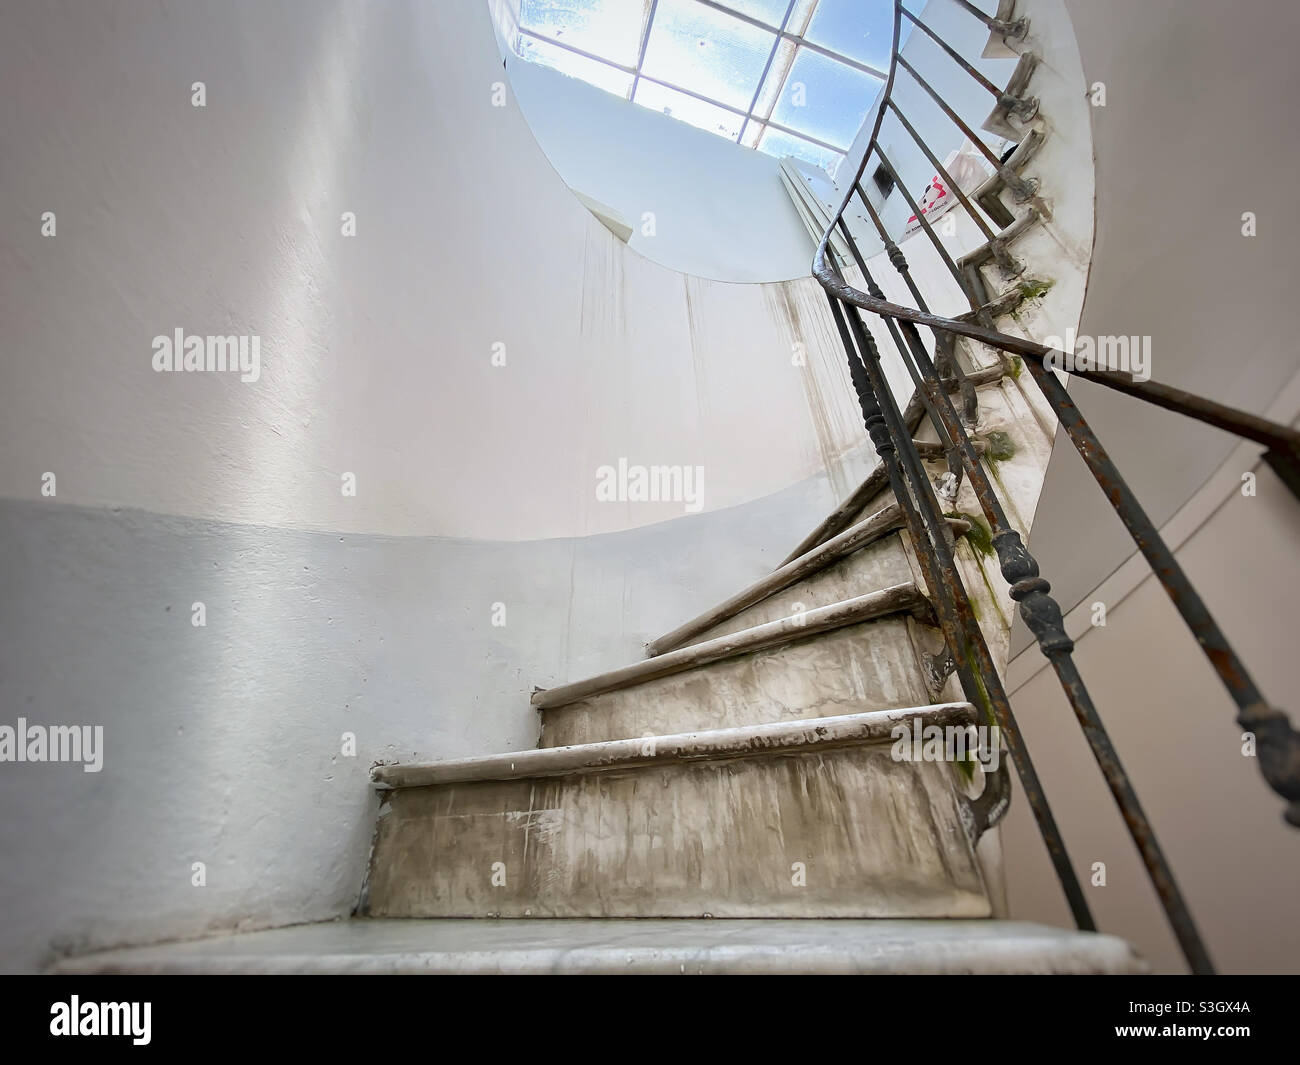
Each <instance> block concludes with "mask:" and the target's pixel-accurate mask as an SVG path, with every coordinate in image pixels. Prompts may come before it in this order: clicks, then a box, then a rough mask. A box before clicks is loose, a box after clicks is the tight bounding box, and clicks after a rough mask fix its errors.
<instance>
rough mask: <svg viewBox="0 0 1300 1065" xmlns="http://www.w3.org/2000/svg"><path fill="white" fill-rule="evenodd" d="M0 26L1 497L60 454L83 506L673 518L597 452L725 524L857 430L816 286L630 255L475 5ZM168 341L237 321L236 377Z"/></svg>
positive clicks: (529, 518) (489, 523) (447, 522)
mask: <svg viewBox="0 0 1300 1065" xmlns="http://www.w3.org/2000/svg"><path fill="white" fill-rule="evenodd" d="M5 20H6V26H5V29H6V32H5V33H4V34H3V35H0V71H3V77H4V79H5V82H4V87H5V90H6V92H5V97H4V98H5V104H4V108H3V111H0V123H2V125H0V136H2V137H3V140H4V142H5V143H6V144H8V145H12V146H13V147H12V149H11V150H9V151H6V152H4V153H3V157H2V158H0V185H2V187H3V188H4V189H5V195H6V207H5V210H4V211H3V212H2V213H0V248H2V249H3V250H2V251H0V301H3V305H2V307H0V309H2V310H3V314H4V320H5V323H6V328H5V333H4V337H3V339H2V340H0V344H3V363H2V367H3V369H2V373H3V380H2V381H0V385H2V387H3V394H4V396H5V397H6V399H7V400H8V401H9V402H11V403H13V404H14V408H13V409H12V410H7V411H6V415H7V416H6V417H4V418H2V419H0V450H2V451H3V453H4V454H5V455H6V456H7V461H6V463H5V464H4V468H3V470H0V496H4V497H17V498H29V499H34V498H40V494H39V493H40V488H41V477H42V474H44V473H46V472H53V473H55V474H56V475H57V479H58V493H59V494H58V499H59V500H60V501H64V502H70V503H77V504H81V505H90V506H134V507H139V508H142V509H146V510H151V511H156V512H160V513H170V514H176V515H180V516H188V517H198V518H211V519H217V520H227V521H236V522H252V523H264V524H269V525H275V526H280V527H294V528H303V529H318V530H340V531H346V532H368V533H378V534H393V535H446V536H466V537H477V538H485V539H501V540H510V539H519V540H524V539H538V538H547V537H554V536H578V535H586V534H589V533H597V532H610V531H617V530H619V529H625V528H629V527H633V526H637V525H642V524H649V523H653V522H656V521H662V520H667V519H668V518H671V517H674V516H680V515H681V514H682V513H683V508H682V506H681V504H680V502H678V503H675V504H662V505H656V504H641V505H635V506H632V507H628V506H624V505H618V504H608V503H603V504H598V503H597V502H596V500H595V485H596V473H597V470H598V469H599V468H600V467H601V466H604V465H607V464H615V463H617V461H618V459H619V458H626V459H627V461H628V462H629V463H630V464H634V465H647V466H648V465H660V464H663V465H683V466H685V465H690V466H697V465H701V466H704V467H705V498H704V508H705V509H716V508H725V507H728V506H734V505H738V504H741V503H744V502H748V501H752V500H756V499H761V498H763V497H765V496H767V495H770V494H772V493H774V492H778V491H780V490H781V489H783V488H785V487H786V486H788V485H790V484H792V483H795V482H797V481H800V480H803V479H806V478H808V477H811V476H816V475H818V474H819V473H821V472H823V471H825V470H826V469H828V465H833V464H834V463H835V462H837V461H838V460H839V458H840V457H841V456H843V455H844V454H845V453H846V452H850V451H853V450H854V449H856V448H858V447H859V446H860V444H861V442H862V439H863V434H862V432H861V428H860V424H859V422H858V420H856V419H852V418H850V417H849V413H851V406H850V404H849V401H848V400H847V399H845V400H844V412H840V411H839V410H836V409H832V410H831V411H830V412H829V413H828V412H827V411H826V410H825V409H823V408H817V409H812V408H811V407H810V405H809V401H808V398H807V396H808V392H807V389H808V388H809V387H816V388H820V389H822V391H823V392H824V393H825V394H827V395H831V394H835V393H837V392H838V391H839V390H840V389H841V384H840V382H844V385H845V387H844V389H843V390H844V392H845V394H846V395H847V394H848V390H847V387H846V384H847V381H846V378H847V375H846V374H845V373H844V372H843V370H842V369H841V368H840V367H841V363H842V359H843V357H842V354H841V353H840V352H839V351H838V350H837V349H838V343H837V340H836V338H835V336H834V329H833V326H832V325H831V323H830V321H829V316H828V315H827V313H826V311H825V301H824V299H823V297H822V295H821V292H820V289H819V288H818V287H817V286H816V284H815V283H814V282H813V281H812V280H811V278H805V279H804V280H802V281H795V282H791V283H789V284H773V285H735V284H724V283H719V282H713V281H708V280H705V279H702V278H696V277H692V276H690V275H683V274H681V273H679V272H677V271H675V270H671V269H668V268H666V267H664V266H661V265H659V264H657V263H653V262H651V261H649V260H648V259H646V258H645V257H644V256H642V255H641V254H639V253H638V252H636V251H635V250H632V249H629V248H628V247H626V246H625V245H623V244H621V243H620V242H619V241H618V240H617V239H616V238H615V237H614V236H613V235H612V234H610V233H609V232H608V231H607V230H606V229H605V228H604V227H603V226H602V225H601V224H600V223H599V222H597V221H596V220H595V219H594V218H593V216H592V215H591V214H590V213H589V212H588V211H587V210H586V209H585V208H584V207H582V206H581V205H580V204H579V202H578V200H577V199H576V197H575V196H574V195H573V193H572V192H571V191H570V190H569V189H568V188H567V187H566V186H565V185H564V182H563V181H562V180H561V179H560V177H559V176H558V175H557V174H556V173H555V171H554V169H553V168H552V167H551V165H550V164H549V163H548V162H547V160H546V158H545V156H544V155H543V154H542V152H541V150H540V149H539V148H538V146H537V144H536V141H535V140H534V138H533V135H532V133H531V132H530V130H529V128H528V125H527V123H526V122H525V120H524V117H523V115H522V114H521V112H520V109H519V107H518V104H517V101H516V100H515V98H514V96H513V95H512V93H511V92H510V91H509V89H508V85H507V84H506V80H507V79H506V76H505V73H504V71H503V69H502V66H501V62H502V61H501V57H500V54H499V52H498V50H497V45H496V42H495V38H494V33H493V28H492V22H491V18H490V16H489V11H488V7H487V5H486V4H483V3H481V2H480V0H454V2H448V3H438V4H429V3H424V2H417V0H396V2H391V3H383V4H375V3H364V2H361V0H325V2H317V0H311V2H309V0H270V2H267V0H256V2H254V0H234V2H231V3H225V4H221V5H213V4H205V3H199V2H197V0H167V2H165V3H162V4H158V5H141V4H137V3H133V2H130V0H111V2H108V3H103V4H95V5H91V6H89V7H74V6H57V5H49V4H44V3H36V2H34V0H32V2H24V3H20V4H17V5H11V6H10V7H9V8H8V9H6V15H5ZM199 81H202V82H204V83H205V88H206V106H205V107H201V108H198V107H194V106H192V96H193V90H192V86H193V84H194V83H195V82H199ZM498 83H500V84H501V85H502V86H504V87H505V93H504V96H505V99H504V102H505V106H502V107H495V106H493V98H494V94H495V92H496V90H495V89H494V85H496V84H498ZM45 212H53V213H54V215H55V220H56V224H57V231H56V235H54V236H44V235H42V216H43V214H44V213H45ZM345 212H353V213H354V214H355V226H356V229H355V234H356V235H355V236H347V235H344V228H345V226H346V225H347V222H346V221H345V220H344V219H343V215H344V214H345ZM178 328H179V329H183V330H185V331H186V332H187V333H189V334H198V335H209V334H211V335H249V336H258V337H259V338H260V343H261V349H260V350H261V361H260V374H259V377H258V379H257V380H256V381H255V382H250V383H241V382H239V381H238V380H237V379H236V378H234V377H233V376H232V375H229V374H227V375H224V376H214V375H211V374H206V373H156V372H154V370H153V369H152V366H151V360H152V359H153V356H154V349H153V346H152V345H153V340H154V338H155V337H157V336H160V335H162V336H171V335H172V334H173V331H174V330H176V329H178ZM795 342H800V343H802V344H804V345H805V347H806V348H807V361H808V365H809V366H810V367H811V369H809V370H807V371H805V368H804V367H803V366H800V365H795V364H794V362H793V359H792V350H793V344H794V343H795ZM494 355H496V356H498V357H501V356H504V359H505V365H494V363H493V358H494ZM809 375H811V376H812V377H813V378H814V379H815V380H814V382H813V384H812V386H810V385H809V384H808V382H807V381H806V380H805V378H806V377H808V376H809ZM344 473H353V474H355V476H356V484H357V492H356V496H355V497H345V496H343V495H342V492H341V480H342V475H343V474H344Z"/></svg>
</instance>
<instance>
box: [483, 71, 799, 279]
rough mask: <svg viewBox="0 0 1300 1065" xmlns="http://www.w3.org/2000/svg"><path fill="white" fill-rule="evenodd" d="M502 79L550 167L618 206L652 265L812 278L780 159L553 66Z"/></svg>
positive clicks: (712, 274) (727, 274) (706, 273)
mask: <svg viewBox="0 0 1300 1065" xmlns="http://www.w3.org/2000/svg"><path fill="white" fill-rule="evenodd" d="M507 69H508V71H509V74H510V84H511V87H512V88H513V89H514V92H515V95H516V97H517V98H518V100H519V106H520V109H521V110H522V111H523V115H524V118H525V119H527V121H528V125H529V128H530V129H531V130H532V132H533V136H535V137H536V138H537V143H538V145H539V146H540V147H541V149H542V151H543V152H545V154H546V158H547V159H548V160H549V161H550V163H551V165H552V166H554V167H555V169H556V171H558V173H559V174H560V176H561V177H562V178H563V179H564V181H565V183H566V184H568V185H569V187H570V188H573V189H575V190H577V191H579V192H582V193H584V194H585V195H587V196H590V197H591V198H592V199H594V200H596V201H597V202H598V203H602V204H606V205H608V206H609V207H612V208H613V209H614V210H615V211H616V212H617V213H618V215H619V216H620V217H621V218H622V219H623V220H624V221H625V222H626V223H627V224H628V225H630V226H631V227H632V236H631V237H630V238H629V240H628V244H629V245H630V246H631V247H632V248H633V249H634V250H636V251H638V252H640V253H641V254H642V255H644V256H645V257H646V258H647V259H651V260H653V261H654V262H657V263H660V264H662V265H664V266H668V267H671V268H672V269H674V270H681V271H683V272H685V273H688V274H694V275H696V276H698V277H704V278H713V279H716V280H719V281H737V282H759V281H784V280H789V279H792V278H801V277H806V276H807V275H808V264H809V263H811V262H812V257H813V252H814V250H815V244H814V243H813V240H812V237H811V236H810V235H809V233H808V230H807V229H806V228H805V227H804V224H803V222H802V221H800V219H799V215H798V212H797V211H796V210H795V207H794V204H793V202H792V201H791V199H790V195H789V193H788V192H786V190H785V186H784V185H783V184H782V183H781V172H780V167H781V164H780V161H779V160H777V159H775V158H773V157H772V156H770V155H765V154H763V153H762V152H757V151H754V150H753V149H752V148H742V147H740V146H739V145H737V144H733V143H732V142H731V141H728V140H724V139H723V138H722V137H718V136H715V135H714V134H712V133H707V132H705V131H704V130H699V129H696V128H695V127H694V126H690V125H687V124H686V123H685V122H680V121H678V120H676V119H672V118H669V117H668V116H667V115H664V114H661V113H659V112H655V111H650V110H648V109H647V108H644V107H641V106H640V105H639V104H634V103H632V102H631V101H629V100H623V99H620V98H619V97H617V96H614V95H613V94H612V93H607V92H605V91H603V90H602V89H598V88H596V87H595V86H594V85H588V84H587V83H586V82H584V81H579V80H578V79H577V78H569V77H565V76H564V75H563V74H560V73H559V72H558V71H554V70H551V69H549V68H548V67H543V66H539V65H538V64H536V63H528V62H524V61H523V60H521V59H518V58H515V57H511V58H510V59H509V60H508V66H507ZM647 213H649V214H652V215H653V216H654V218H653V221H654V232H653V235H648V234H647V232H646V229H645V222H644V216H645V215H646V214H647Z"/></svg>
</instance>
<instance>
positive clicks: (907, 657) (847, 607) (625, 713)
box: [532, 583, 933, 747]
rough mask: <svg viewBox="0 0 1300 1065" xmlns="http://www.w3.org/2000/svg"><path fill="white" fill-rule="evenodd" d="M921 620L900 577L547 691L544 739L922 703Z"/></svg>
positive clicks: (540, 699)
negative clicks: (866, 590)
mask: <svg viewBox="0 0 1300 1065" xmlns="http://www.w3.org/2000/svg"><path fill="white" fill-rule="evenodd" d="M913 626H916V627H918V628H919V629H921V630H923V631H924V632H925V633H930V632H932V631H933V630H932V627H931V626H932V608H931V606H930V603H929V601H928V600H927V599H926V598H925V597H924V595H922V594H921V592H920V590H919V589H917V587H916V586H915V585H914V584H912V583H906V584H899V585H895V586H892V587H889V588H885V589H883V590H881V591H879V592H873V593H871V594H869V595H864V596H858V597H856V598H854V599H849V600H845V601H842V602H836V603H832V604H830V605H828V606H824V607H817V608H815V609H811V610H808V611H806V612H803V613H800V614H795V615H790V616H787V617H782V618H779V619H777V620H774V621H768V622H765V623H764V624H760V625H755V626H753V627H752V628H746V629H743V630H742V631H739V632H734V633H728V634H727V635H723V636H719V637H717V638H715V639H711V640H706V641H703V642H700V643H694V644H691V645H689V646H687V647H683V648H680V649H678V650H676V651H669V652H666V653H665V654H662V655H659V656H657V657H655V658H649V659H644V660H642V661H639V662H636V663H633V664H632V665H630V666H625V667H623V668H621V669H617V670H613V671H612V672H610V673H604V674H600V675H598V676H596V677H590V678H587V679H586V680H582V681H577V682H575V683H573V684H566V685H562V686H560V687H557V688H551V689H547V690H542V691H537V692H534V693H533V697H532V701H533V705H534V706H536V707H537V708H538V710H539V711H540V712H541V740H540V742H541V746H543V747H561V746H566V745H569V744H575V743H595V742H599V741H603V740H614V739H621V738H623V737H627V736H644V735H646V734H654V735H666V734H669V733H676V732H689V731H696V730H700V729H717V728H731V727H737V726H741V725H753V724H762V723H768V722H776V721H783V720H792V719H796V718H809V717H824V716H827V715H831V714H838V713H845V712H850V711H852V712H857V711H861V710H881V709H889V708H893V707H900V706H919V705H923V704H925V703H929V702H932V701H933V695H932V693H931V691H930V688H929V687H928V686H927V683H926V677H927V674H926V672H925V670H924V669H923V667H922V664H921V661H920V659H919V657H918V654H917V650H916V643H915V640H917V639H921V636H920V635H919V634H916V635H915V638H914V632H913V628H912V627H913Z"/></svg>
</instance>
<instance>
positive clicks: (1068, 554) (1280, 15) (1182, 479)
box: [1016, 0, 1300, 649]
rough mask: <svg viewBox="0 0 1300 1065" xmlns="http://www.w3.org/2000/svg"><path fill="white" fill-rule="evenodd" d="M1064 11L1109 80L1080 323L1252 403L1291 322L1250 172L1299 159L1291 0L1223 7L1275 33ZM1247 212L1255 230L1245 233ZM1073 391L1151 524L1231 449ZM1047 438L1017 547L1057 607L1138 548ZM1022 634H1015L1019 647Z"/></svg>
mask: <svg viewBox="0 0 1300 1065" xmlns="http://www.w3.org/2000/svg"><path fill="white" fill-rule="evenodd" d="M1066 6H1067V7H1068V8H1069V11H1070V17H1071V19H1072V20H1073V22H1074V26H1075V30H1076V34H1077V36H1078V41H1079V51H1080V53H1081V54H1082V57H1083V64H1084V73H1085V76H1086V79H1087V84H1088V85H1090V86H1091V85H1094V84H1097V83H1101V84H1103V85H1104V86H1105V89H1106V106H1105V107H1096V108H1091V112H1092V125H1093V140H1094V143H1095V145H1096V157H1097V242H1096V247H1095V250H1094V258H1093V267H1092V275H1091V278H1090V280H1089V285H1088V297H1087V303H1086V305H1085V308H1084V315H1083V320H1082V322H1081V324H1080V326H1079V333H1080V334H1083V335H1087V336H1094V337H1095V336H1110V335H1118V336H1134V335H1136V336H1146V337H1149V338H1150V342H1151V375H1152V378H1153V379H1154V380H1156V381H1160V382H1163V383H1165V384H1169V385H1173V386H1175V387H1178V388H1185V389H1188V390H1189V391H1191V392H1194V393H1197V394H1198V395H1203V396H1208V397H1210V398H1212V399H1216V400H1218V401H1220V402H1222V403H1227V404H1229V405H1231V406H1235V407H1238V408H1240V409H1242V410H1246V411H1252V412H1255V413H1262V412H1263V411H1265V410H1266V409H1267V408H1268V407H1269V405H1270V403H1271V402H1272V401H1273V399H1274V397H1275V396H1277V395H1278V394H1279V392H1280V390H1281V389H1282V386H1283V385H1285V384H1286V382H1287V381H1288V380H1289V379H1290V377H1291V375H1292V374H1293V373H1294V372H1295V370H1296V369H1297V367H1298V366H1300V360H1298V358H1297V353H1296V348H1295V344H1294V343H1293V338H1292V336H1291V334H1292V328H1291V322H1290V308H1291V304H1292V302H1293V300H1292V296H1291V292H1290V288H1291V282H1292V279H1293V277H1294V275H1295V267H1294V249H1295V247H1296V243H1297V241H1300V218H1297V216H1296V212H1294V211H1290V210H1284V209H1279V206H1278V203H1277V200H1276V199H1275V198H1274V197H1273V196H1272V195H1271V194H1270V193H1269V192H1267V191H1266V189H1265V187H1264V184H1263V183H1262V175H1267V174H1289V173H1294V172H1296V171H1297V169H1300V139H1297V138H1296V137H1294V136H1290V135H1288V131H1290V130H1291V129H1292V128H1293V127H1294V122H1293V121H1292V105H1291V101H1293V100H1294V99H1295V98H1296V96H1297V94H1300V70H1298V69H1297V67H1296V64H1295V62H1294V54H1293V53H1294V47H1295V41H1296V40H1297V39H1300V8H1297V7H1296V6H1295V5H1278V4H1275V3H1271V2H1270V0H1249V2H1247V3H1245V4H1244V5H1242V6H1241V7H1240V8H1238V9H1235V10H1237V11H1238V13H1239V14H1240V16H1241V17H1242V18H1245V19H1248V20H1257V24H1259V25H1268V26H1269V27H1270V32H1269V33H1268V34H1267V35H1265V39H1262V40H1259V41H1247V40H1243V39H1241V38H1240V35H1237V36H1234V35H1232V34H1225V33H1224V32H1223V26H1222V9H1221V7H1220V6H1219V5H1216V4H1215V3H1213V2H1212V0H1195V2H1188V3H1183V2H1180V0H1152V2H1150V3H1143V4H1127V3H1123V2H1121V0H1067V4H1066ZM1117 25H1123V26H1124V27H1125V29H1124V32H1123V33H1117V32H1116V31H1115V27H1116V26H1117ZM1210 71H1213V72H1214V73H1213V75H1212V76H1211V75H1210V74H1209V73H1208V72H1210ZM1243 114H1248V115H1250V121H1248V122H1243V121H1241V120H1240V116H1241V115H1243ZM1242 160H1249V161H1250V165H1249V171H1248V173H1243V171H1242V169H1241V161H1242ZM1248 211H1249V212H1253V213H1255V215H1256V217H1257V235H1255V236H1253V237H1245V236H1243V235H1242V226H1243V220H1242V215H1243V213H1244V212H1248ZM1071 392H1072V394H1073V395H1074V396H1075V398H1076V400H1077V402H1078V404H1079V407H1080V410H1081V411H1082V412H1083V414H1084V415H1085V416H1086V417H1087V418H1088V420H1089V422H1090V423H1091V424H1092V426H1093V428H1094V429H1095V430H1096V432H1097V435H1098V436H1099V437H1100V439H1101V441H1102V443H1103V444H1104V445H1105V447H1106V449H1107V451H1109V452H1110V454H1111V456H1112V458H1114V459H1115V461H1116V462H1117V463H1118V464H1119V467H1120V469H1121V470H1122V471H1123V473H1124V476H1125V478H1126V479H1127V480H1128V482H1129V485H1130V487H1131V488H1132V489H1133V490H1134V492H1135V493H1136V494H1137V496H1138V498H1139V499H1140V500H1141V501H1142V503H1143V505H1144V506H1145V508H1146V509H1147V512H1148V513H1149V515H1150V516H1151V518H1152V519H1153V520H1154V521H1155V522H1156V524H1157V525H1161V524H1163V523H1164V522H1165V521H1167V520H1168V519H1169V517H1170V516H1171V515H1172V514H1173V513H1174V512H1175V511H1176V510H1177V509H1178V508H1179V507H1180V506H1182V505H1183V503H1184V502H1186V500H1187V499H1188V498H1190V497H1191V496H1192V495H1193V494H1194V493H1195V492H1196V490H1197V489H1198V488H1199V487H1200V486H1201V485H1202V484H1204V483H1205V481H1206V479H1207V478H1208V477H1209V476H1210V474H1211V473H1212V472H1213V471H1214V470H1215V468H1216V467H1218V465H1219V464H1220V463H1221V462H1222V461H1223V460H1224V458H1225V457H1226V456H1227V455H1228V453H1229V452H1230V451H1231V450H1232V447H1233V445H1234V438H1232V437H1230V436H1229V435H1228V434H1225V433H1222V432H1220V431H1219V430H1217V429H1212V428H1210V427H1208V426H1205V425H1202V424H1200V423H1198V422H1193V421H1191V420H1189V419H1186V418H1183V417H1182V416H1180V415H1177V414H1173V413H1169V412H1166V411H1162V410H1158V409H1155V408H1153V407H1149V406H1147V405H1144V404H1140V403H1135V402H1134V401H1133V400H1131V399H1128V398H1127V397H1124V396H1120V395H1118V394H1115V393H1110V392H1108V391H1106V390H1105V389H1100V388H1097V387H1096V386H1094V385H1091V384H1089V383H1087V382H1078V383H1076V384H1074V385H1072V386H1071ZM1297 413H1300V408H1292V409H1291V410H1289V411H1285V412H1281V413H1279V415H1278V417H1279V419H1280V420H1281V421H1283V422H1289V421H1291V419H1292V418H1293V417H1295V415H1296V414H1297ZM1056 448H1057V458H1055V459H1054V460H1053V463H1052V468H1051V472H1050V473H1049V475H1048V479H1047V483H1046V486H1045V488H1044V494H1043V500H1042V504H1041V508H1040V509H1041V511H1042V514H1043V520H1042V521H1041V522H1040V523H1038V524H1037V525H1036V526H1035V529H1034V537H1033V541H1032V543H1031V545H1030V546H1031V548H1032V549H1033V550H1034V552H1035V554H1036V555H1037V556H1038V558H1039V561H1040V563H1041V564H1042V570H1043V573H1044V575H1045V576H1047V577H1048V578H1049V579H1050V580H1051V581H1052V585H1053V588H1054V591H1055V594H1056V595H1057V596H1058V597H1059V599H1060V601H1061V605H1062V606H1063V607H1064V608H1066V609H1069V608H1071V607H1073V606H1074V605H1075V604H1076V603H1079V602H1081V601H1083V600H1084V598H1085V597H1086V596H1087V595H1088V594H1089V592H1090V591H1091V589H1092V588H1094V587H1095V586H1096V585H1097V584H1098V582H1099V581H1101V580H1102V579H1104V578H1105V577H1106V575H1108V574H1109V573H1111V572H1113V571H1114V570H1115V569H1116V568H1117V567H1118V566H1119V565H1120V564H1121V563H1122V562H1123V561H1124V560H1125V559H1126V558H1128V557H1129V556H1130V555H1132V554H1133V552H1134V548H1133V543H1132V540H1131V539H1130V538H1129V536H1128V534H1127V533H1126V532H1125V530H1124V528H1123V526H1122V525H1121V524H1120V522H1119V519H1118V518H1116V517H1115V516H1114V514H1113V512H1112V511H1111V510H1110V508H1109V506H1108V505H1107V503H1106V501H1105V499H1104V497H1103V496H1102V494H1101V492H1100V490H1099V489H1098V488H1097V485H1096V483H1095V481H1094V480H1093V479H1092V475H1091V474H1089V473H1088V471H1087V469H1086V467H1084V465H1083V463H1082V462H1081V461H1080V460H1079V458H1078V456H1077V454H1076V453H1075V451H1074V448H1073V446H1072V445H1071V444H1070V443H1069V441H1068V440H1058V441H1057V445H1056ZM1029 642H1030V640H1029V637H1028V634H1027V633H1024V632H1021V633H1019V634H1018V639H1017V641H1016V647H1017V649H1019V648H1023V647H1026V646H1028V644H1029Z"/></svg>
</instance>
